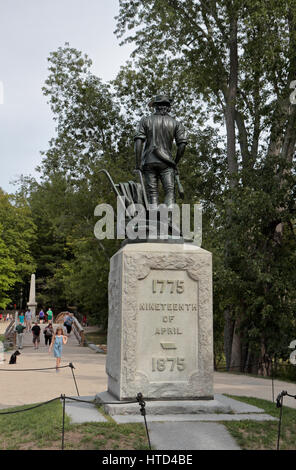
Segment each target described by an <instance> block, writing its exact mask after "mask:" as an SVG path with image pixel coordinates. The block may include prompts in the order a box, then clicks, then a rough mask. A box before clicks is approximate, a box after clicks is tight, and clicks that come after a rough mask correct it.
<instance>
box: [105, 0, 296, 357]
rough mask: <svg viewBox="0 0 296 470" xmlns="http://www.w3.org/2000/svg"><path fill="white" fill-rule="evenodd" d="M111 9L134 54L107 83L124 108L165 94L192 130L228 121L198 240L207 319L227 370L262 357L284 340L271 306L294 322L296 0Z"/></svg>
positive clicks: (175, 0) (168, 0)
mask: <svg viewBox="0 0 296 470" xmlns="http://www.w3.org/2000/svg"><path fill="white" fill-rule="evenodd" d="M119 4H120V11H119V15H118V18H117V34H118V36H119V37H122V38H123V42H130V43H133V44H135V50H134V53H133V62H130V63H129V64H127V65H126V66H125V67H123V68H122V69H121V71H120V73H119V75H118V77H117V80H116V81H115V84H114V85H115V86H116V87H117V92H118V93H119V96H120V97H122V99H123V100H125V102H126V103H128V104H129V109H130V110H132V111H133V110H135V108H136V106H137V103H139V102H144V101H146V100H147V96H151V95H153V94H155V93H156V92H158V91H159V90H166V91H169V92H171V93H172V94H173V95H174V96H175V97H176V110H177V111H178V113H179V115H181V116H184V117H185V120H187V126H188V129H189V131H190V132H191V133H194V132H195V133H196V129H198V128H201V127H202V130H201V131H199V132H200V133H202V132H203V130H204V129H206V127H205V124H206V122H209V121H207V119H208V118H211V121H210V123H211V122H212V124H210V125H211V126H212V127H213V126H222V125H224V126H225V144H224V152H223V151H222V152H220V155H221V153H222V154H224V170H223V171H224V175H225V176H226V180H225V181H224V183H225V184H224V186H222V189H223V191H222V194H221V191H219V189H218V190H217V188H216V187H215V186H212V187H213V193H212V196H213V197H212V198H211V201H212V207H208V208H209V209H211V211H210V212H207V215H206V217H208V216H209V217H210V219H209V220H210V224H209V226H208V231H207V232H206V233H205V236H204V246H205V247H206V248H209V249H210V248H212V251H213V253H214V266H216V267H215V272H217V277H216V289H215V295H218V298H217V297H216V298H215V308H216V309H217V308H218V312H220V313H218V315H217V311H216V312H215V316H216V319H218V318H219V315H220V314H221V313H222V310H223V314H224V316H225V353H226V359H227V364H228V366H230V365H231V364H232V365H233V366H237V365H240V364H243V365H244V364H246V363H250V362H252V360H254V358H256V357H261V358H262V359H264V357H265V356H266V355H267V354H268V353H269V354H271V353H272V352H274V351H275V350H276V348H277V347H278V346H279V343H280V341H282V340H283V338H279V337H277V338H276V333H275V332H276V331H277V329H278V328H280V327H281V328H282V327H283V324H282V322H280V319H279V317H278V315H276V314H275V312H279V311H281V312H282V313H284V318H285V319H286V327H285V328H286V330H287V331H288V329H289V328H290V329H291V328H292V327H294V317H293V313H292V312H293V308H294V306H295V288H294V287H293V286H294V285H295V284H293V282H290V280H291V278H290V275H289V274H288V273H291V267H292V263H293V261H292V260H293V256H292V255H291V253H293V250H295V235H294V233H293V231H291V230H290V227H291V223H292V222H291V221H292V219H293V217H294V216H293V210H294V190H293V188H294V187H295V168H294V161H293V156H294V152H295V142H296V126H295V124H296V106H293V105H292V104H291V103H290V101H289V95H290V93H291V90H290V89H289V85H290V82H291V81H292V79H294V78H295V72H296V67H295V65H296V59H295V40H296V3H295V1H294V0H281V1H274V0H272V1H268V2H267V1H265V0H264V1H255V2H254V1H253V0H252V1H248V0H247V1H245V0H217V1H216V0H211V1H207V2H205V1H203V0H182V1H181V0H155V1H154V2H148V1H146V0H143V1H141V2H140V1H133V2H131V1H129V0H119ZM126 33H127V34H126ZM133 119H135V116H134V117H133V116H132V113H131V114H130V120H131V121H132V120H133ZM207 132H208V131H207ZM192 137H193V136H192ZM193 142H194V139H193ZM195 142H196V139H195ZM207 163H208V167H209V168H211V170H210V172H206V173H203V174H202V175H201V176H200V177H198V178H196V184H195V191H190V195H191V197H192V200H194V194H195V195H197V196H199V197H201V198H202V196H203V195H204V199H207V197H208V195H209V192H208V191H207V189H206V188H204V187H202V185H201V180H204V181H205V182H206V183H208V181H207V178H208V177H209V176H210V175H211V180H210V182H211V181H213V179H212V177H213V176H214V177H216V176H217V173H215V171H214V172H213V171H212V169H214V168H215V166H216V167H217V164H216V159H215V158H211V155H209V156H208V160H207ZM185 164H186V167H187V164H188V161H186V162H185ZM220 168H222V166H221V165H220ZM193 174H194V173H193ZM218 181H219V183H220V182H222V181H223V178H222V180H221V177H220V178H218ZM279 188H281V190H279ZM202 190H203V191H204V193H203V194H202ZM262 203H263V204H262ZM208 206H209V205H208ZM250 222H251V223H250ZM213 229H214V230H213ZM250 257H251V259H250ZM279 261H280V262H279ZM218 271H219V272H218ZM279 272H281V275H280V277H279ZM293 279H294V278H293ZM217 283H218V285H217ZM218 293H219V294H218ZM250 293H252V295H250ZM267 293H270V295H266V294H267ZM271 293H272V294H271ZM260 299H261V301H260ZM254 312H256V315H254ZM267 317H268V319H269V322H267V320H266V318H267ZM254 318H255V319H256V321H255V322H254ZM217 323H218V324H219V325H220V326H221V322H220V321H218V322H217ZM217 323H216V324H217ZM252 325H254V327H252ZM271 338H273V340H272V341H271ZM251 357H253V359H251Z"/></svg>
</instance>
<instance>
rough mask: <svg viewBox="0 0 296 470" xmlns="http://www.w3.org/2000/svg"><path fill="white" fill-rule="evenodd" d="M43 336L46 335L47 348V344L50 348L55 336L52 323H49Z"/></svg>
mask: <svg viewBox="0 0 296 470" xmlns="http://www.w3.org/2000/svg"><path fill="white" fill-rule="evenodd" d="M43 334H44V340H45V346H47V344H48V345H49V346H50V345H51V341H52V336H53V327H52V324H51V323H49V324H48V325H47V327H46V328H45V329H44V331H43Z"/></svg>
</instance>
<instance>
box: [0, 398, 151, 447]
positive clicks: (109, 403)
mask: <svg viewBox="0 0 296 470" xmlns="http://www.w3.org/2000/svg"><path fill="white" fill-rule="evenodd" d="M56 400H63V413H62V444H61V448H62V450H64V448H65V416H66V400H73V401H78V402H82V403H88V404H90V403H92V402H90V401H87V400H82V399H81V398H74V397H68V396H66V395H64V394H61V395H60V396H59V397H56V398H52V399H51V400H47V401H45V402H42V403H38V404H37V405H33V406H30V407H29V408H25V409H21V410H13V411H5V412H0V415H2V416H4V415H10V414H15V413H22V412H25V411H30V410H34V409H36V408H39V407H41V406H44V405H48V404H49V403H52V402H54V401H56ZM127 403H139V405H140V412H141V415H142V416H143V417H144V425H145V429H146V435H147V439H148V444H149V449H150V450H151V443H150V437H149V432H148V426H147V421H146V409H145V406H146V403H145V401H144V399H143V395H142V393H138V395H137V398H136V400H134V401H129V402H126V401H122V402H117V403H116V404H118V405H125V404H127ZM111 404H114V403H113V402H108V403H104V405H111Z"/></svg>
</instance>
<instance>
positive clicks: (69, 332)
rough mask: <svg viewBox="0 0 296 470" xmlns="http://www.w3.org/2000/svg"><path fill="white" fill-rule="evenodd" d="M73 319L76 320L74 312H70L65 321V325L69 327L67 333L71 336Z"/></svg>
mask: <svg viewBox="0 0 296 470" xmlns="http://www.w3.org/2000/svg"><path fill="white" fill-rule="evenodd" d="M73 321H74V318H73V313H69V314H68V315H67V316H66V317H65V321H64V326H65V327H66V328H67V335H68V336H70V334H71V331H72V323H73Z"/></svg>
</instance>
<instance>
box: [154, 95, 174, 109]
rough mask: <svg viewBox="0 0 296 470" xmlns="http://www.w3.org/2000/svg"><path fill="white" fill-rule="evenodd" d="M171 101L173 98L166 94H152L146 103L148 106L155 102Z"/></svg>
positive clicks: (167, 102)
mask: <svg viewBox="0 0 296 470" xmlns="http://www.w3.org/2000/svg"><path fill="white" fill-rule="evenodd" d="M172 102H173V98H171V97H170V96H168V95H156V96H154V97H153V98H152V99H151V100H150V101H149V103H148V106H150V107H152V106H155V105H156V104H169V105H171V104H172Z"/></svg>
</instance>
